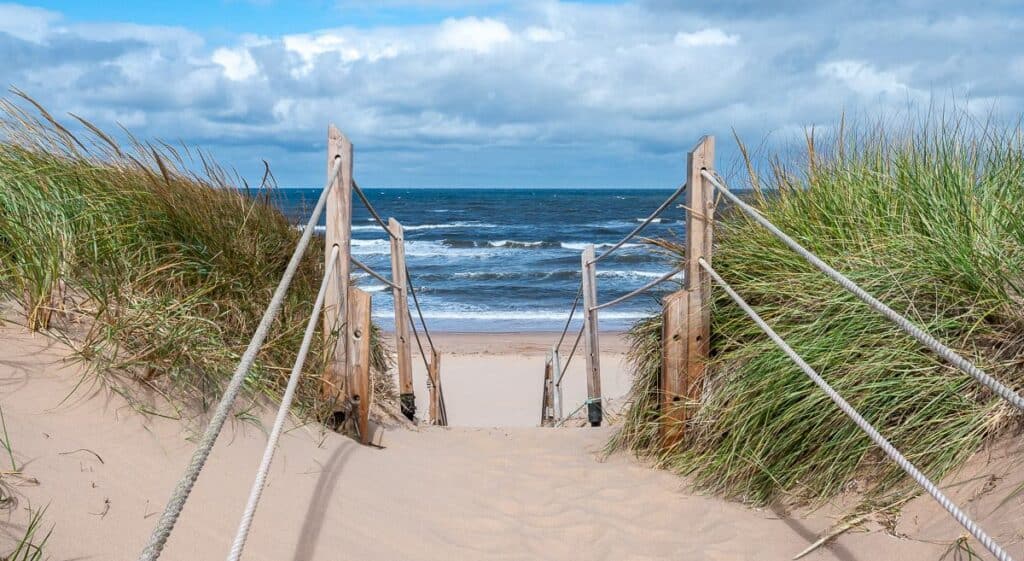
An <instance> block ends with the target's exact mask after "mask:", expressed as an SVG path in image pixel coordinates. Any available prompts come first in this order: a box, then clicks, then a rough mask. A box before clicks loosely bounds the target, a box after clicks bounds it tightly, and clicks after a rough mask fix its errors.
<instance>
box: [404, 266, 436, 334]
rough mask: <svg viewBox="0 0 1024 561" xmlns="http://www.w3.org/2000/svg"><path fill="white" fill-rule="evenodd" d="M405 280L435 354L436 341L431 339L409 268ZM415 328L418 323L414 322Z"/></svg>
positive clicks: (406, 269)
mask: <svg viewBox="0 0 1024 561" xmlns="http://www.w3.org/2000/svg"><path fill="white" fill-rule="evenodd" d="M405 278H406V281H407V282H408V283H409V292H410V293H411V294H412V301H413V303H414V304H415V305H416V315H418V316H419V317H420V325H422V326H423V334H424V335H426V336H427V343H429V344H430V352H431V353H435V352H437V349H436V348H435V347H434V340H433V338H431V337H430V330H429V329H427V320H426V319H425V318H424V317H423V308H421V307H420V299H419V297H418V296H416V285H414V284H413V282H412V273H410V272H409V268H408V267H406V268H405ZM412 324H413V326H414V327H415V325H416V322H415V321H414V322H412Z"/></svg>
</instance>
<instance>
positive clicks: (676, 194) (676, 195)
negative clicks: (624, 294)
mask: <svg viewBox="0 0 1024 561" xmlns="http://www.w3.org/2000/svg"><path fill="white" fill-rule="evenodd" d="M685 191H686V183H683V184H682V185H680V186H679V187H678V188H676V190H675V191H674V192H673V193H672V195H671V196H670V197H669V198H667V199H665V202H663V203H661V205H659V206H658V208H657V209H655V211H654V212H652V213H651V215H650V216H648V217H647V218H646V219H645V220H644V221H643V222H641V223H640V225H639V226H637V227H636V228H633V231H632V232H630V233H628V234H626V237H624V238H622V239H621V240H619V242H618V243H616V244H615V245H613V246H612V247H610V248H608V249H607V250H606V251H604V252H603V253H601V255H598V256H597V257H595V258H594V259H593V260H591V261H590V264H594V263H597V262H599V261H601V260H602V259H604V258H605V257H608V256H609V255H611V254H612V253H613V252H615V250H617V249H619V248H620V247H622V246H623V245H625V244H626V242H628V241H629V240H631V239H633V238H634V237H636V235H637V234H639V233H640V232H641V231H643V229H644V228H646V227H647V226H649V225H650V224H651V222H654V219H655V218H657V217H658V216H660V215H661V213H662V212H665V209H667V208H668V207H669V205H671V204H672V201H674V200H676V199H678V198H679V195H682V194H683V192H685Z"/></svg>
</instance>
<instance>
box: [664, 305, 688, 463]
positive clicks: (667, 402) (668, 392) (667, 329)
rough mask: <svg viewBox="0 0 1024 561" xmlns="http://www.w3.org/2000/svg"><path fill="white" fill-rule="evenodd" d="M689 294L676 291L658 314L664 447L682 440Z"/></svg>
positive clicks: (684, 414) (684, 417) (684, 411)
mask: <svg viewBox="0 0 1024 561" xmlns="http://www.w3.org/2000/svg"><path fill="white" fill-rule="evenodd" d="M689 296H690V294H689V292H688V291H686V290H679V291H677V292H674V293H672V294H669V295H668V296H666V297H665V298H664V300H662V312H661V321H662V323H661V349H662V350H661V410H662V412H663V413H664V416H663V417H662V426H661V436H662V440H663V441H664V442H665V445H666V446H671V445H672V444H675V443H676V442H678V441H679V439H680V438H681V437H682V433H683V426H684V423H685V422H686V409H685V408H684V407H681V406H680V405H681V404H679V401H681V400H682V399H683V397H684V396H686V395H687V391H686V377H685V373H686V362H685V357H686V341H687V339H686V336H687V329H686V328H687V325H688V324H687V319H688V313H687V312H688V310H689V303H690V300H689Z"/></svg>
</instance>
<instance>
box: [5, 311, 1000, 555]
mask: <svg viewBox="0 0 1024 561" xmlns="http://www.w3.org/2000/svg"><path fill="white" fill-rule="evenodd" d="M0 342H2V344H0V384H2V385H0V403H2V406H3V408H4V412H5V414H6V416H7V421H8V427H9V430H10V433H11V439H12V443H13V445H14V448H15V451H16V455H17V458H18V460H19V461H20V462H23V463H24V464H25V468H24V469H25V472H26V473H27V474H28V475H30V476H32V477H36V478H38V479H39V481H40V484H39V485H38V486H32V487H22V488H20V491H21V492H22V493H23V494H24V497H23V499H24V500H23V501H22V504H21V505H20V507H19V509H18V510H17V511H15V512H14V513H13V514H11V515H10V517H9V520H7V522H6V523H4V524H3V532H0V552H2V551H3V550H4V549H6V547H7V545H8V543H7V542H8V540H9V539H10V538H9V537H5V535H9V534H12V533H17V531H18V530H19V525H20V524H22V523H23V521H24V507H25V506H26V504H28V502H29V501H30V502H31V504H32V505H33V506H41V505H44V504H47V503H48V504H49V505H50V506H49V511H48V512H47V518H46V519H47V523H49V524H53V525H54V527H55V529H54V533H53V538H52V540H51V543H50V545H49V546H48V548H47V554H48V556H49V557H50V558H51V559H54V560H67V559H96V560H115V559H133V558H135V556H136V555H137V554H138V552H139V550H140V549H141V547H142V545H143V543H144V541H145V539H146V538H147V536H148V534H149V532H150V531H151V529H152V527H153V524H154V522H155V516H154V513H157V512H159V511H160V509H161V508H162V505H163V502H164V501H165V500H166V498H167V495H168V493H169V490H170V489H171V488H172V486H173V485H174V482H175V481H176V480H177V478H178V476H179V474H180V472H181V469H182V467H183V466H184V464H185V463H186V462H187V458H188V456H189V455H190V454H191V451H192V445H191V444H190V443H189V442H188V441H187V440H186V437H187V436H188V435H187V434H185V433H182V432H181V428H180V427H181V425H180V423H177V422H174V421H169V420H165V419H160V418H144V417H142V416H140V415H138V414H136V413H134V412H132V411H131V410H129V409H127V408H126V407H125V406H124V403H123V401H121V400H120V398H118V397H117V396H110V395H108V394H107V393H106V392H103V391H98V392H92V393H90V394H81V395H80V397H77V398H75V399H73V400H71V401H70V402H68V403H65V404H63V405H60V406H57V404H58V402H59V401H60V400H61V398H63V396H64V395H66V394H67V392H68V391H69V389H70V388H71V387H72V386H73V384H74V382H75V381H76V370H75V368H74V367H66V366H63V365H62V364H61V362H60V360H61V358H62V357H63V356H64V355H65V351H64V350H63V349H62V348H61V347H60V346H58V345H54V344H52V343H50V342H49V340H47V339H45V338H43V337H41V336H36V337H32V336H30V335H27V334H25V333H23V332H21V331H20V330H18V329H17V328H12V327H0ZM478 358H480V357H478ZM492 359H493V360H495V361H500V360H502V359H501V357H500V356H498V357H492ZM455 379H457V377H455ZM453 383H454V382H449V385H451V384H453ZM606 437H607V432H606V429H602V430H590V429H569V428H567V429H537V428H512V429H494V428H455V429H447V430H446V429H425V430H420V431H405V430H398V431H390V432H386V433H385V434H384V435H383V444H384V445H385V446H386V449H383V450H378V449H373V448H366V447H360V446H358V445H356V444H355V443H353V442H352V441H351V440H349V439H346V438H343V437H340V436H338V435H335V434H326V435H324V434H321V433H320V432H319V431H318V430H317V429H316V428H314V427H304V428H299V429H296V430H293V431H291V432H290V433H288V435H287V436H286V438H285V439H284V440H283V442H282V447H281V450H280V452H279V454H278V456H277V460H276V462H275V465H274V468H273V470H272V474H271V477H270V486H269V488H268V490H267V492H266V494H265V495H264V500H263V503H262V505H261V510H260V512H259V514H258V515H257V517H256V521H255V525H254V527H253V532H252V537H251V539H250V542H249V547H248V548H247V550H246V556H245V558H246V559H249V560H254V561H255V560H266V561H288V560H294V561H300V560H301V561H312V560H325V561H326V560H332V561H333V560H338V559H352V560H360V561H376V560H379V561H401V560H416V561H419V560H424V561H429V560H439V561H456V560H473V561H476V560H527V559H552V560H555V559H558V560H565V559H587V560H609V561H611V560H654V559H694V560H701V559H707V560H719V559H721V560H725V559H729V560H736V559H789V558H791V557H792V556H793V555H794V554H795V553H796V552H798V551H800V550H802V549H803V548H804V547H805V546H806V544H808V543H809V542H811V541H813V540H814V539H815V537H816V533H817V532H818V531H820V530H821V529H822V528H824V527H826V526H827V525H828V523H829V522H830V520H829V519H828V518H827V517H825V516H823V515H818V516H816V517H814V518H810V519H806V520H800V521H794V520H782V519H779V518H778V517H777V516H775V515H773V514H772V513H771V512H762V511H755V510H751V509H747V508H745V507H743V506H740V505H737V504H735V503H729V502H725V501H720V500H717V499H714V498H708V497H701V496H694V495H692V494H690V493H688V492H686V491H685V490H684V487H683V484H682V481H681V480H680V479H678V478H676V477H674V476H672V475H669V474H666V473H664V472H659V471H655V470H651V469H647V468H645V467H643V466H641V465H639V464H637V463H636V462H635V461H633V460H631V459H630V458H627V457H623V456H616V457H613V458H612V459H610V460H608V461H605V462H601V461H598V460H597V459H596V458H595V453H594V452H595V450H597V449H599V448H600V446H601V444H602V443H603V442H604V440H605V438H606ZM264 442H265V437H264V435H263V433H262V432H261V431H260V430H259V429H258V428H256V427H255V426H253V425H252V424H249V423H235V424H234V426H229V427H228V428H227V429H226V431H225V434H223V435H222V437H221V439H220V441H219V442H218V445H217V448H216V449H215V450H214V453H213V456H212V458H211V461H210V463H209V464H208V465H207V468H206V470H205V471H204V473H203V475H202V477H201V478H200V480H199V483H198V485H197V487H196V490H195V492H194V493H193V495H192V499H191V501H190V502H189V505H188V507H187V508H186V510H185V512H184V514H183V517H182V519H181V521H180V522H179V525H178V528H177V529H176V531H175V533H174V535H173V537H172V539H171V541H170V542H169V545H168V548H167V549H166V551H165V555H164V557H163V559H167V560H189V561H195V560H198V559H202V560H205V559H222V558H223V557H224V556H225V555H226V552H227V550H228V546H229V542H230V540H231V537H232V535H233V533H234V529H235V525H236V523H237V519H238V515H239V513H240V511H241V508H242V505H243V503H244V500H245V496H246V494H247V492H248V487H249V484H250V481H251V477H252V475H253V472H254V470H255V467H256V465H257V463H258V459H259V455H260V453H261V450H262V447H263V445H264ZM79 449H88V450H91V451H93V452H95V453H96V454H99V456H100V457H102V459H103V461H102V462H100V461H99V459H98V458H97V457H96V456H94V455H93V454H92V453H90V452H86V451H77V452H76V450H79ZM69 452H70V453H69ZM927 506H928V505H927V503H925V504H924V510H922V511H920V512H917V513H915V516H916V517H917V518H918V521H919V522H920V524H917V523H915V528H916V527H917V525H920V526H923V527H928V528H930V529H931V531H932V532H935V533H937V534H938V538H941V539H944V541H946V542H947V543H948V541H949V539H950V536H952V537H955V536H956V535H958V534H957V533H956V532H955V528H954V529H953V533H952V534H950V533H949V532H950V529H949V527H948V526H942V525H943V524H944V522H936V520H939V519H941V517H936V513H935V512H934V509H931V510H929V509H928V508H927ZM104 512H105V514H104ZM2 516H6V515H2ZM1017 520H1020V518H1017ZM936 524H938V526H936ZM1013 525H1014V524H1013V523H1012V520H1011V523H1010V526H1013ZM908 531H910V532H913V531H915V529H914V528H910V529H908ZM929 537H930V538H934V537H935V536H929ZM943 550H944V547H943V546H939V545H931V544H927V543H922V542H919V541H911V540H901V539H896V538H893V537H890V536H888V535H885V534H880V533H872V534H855V535H848V536H844V537H842V538H840V539H839V541H838V542H837V544H835V545H833V546H830V547H829V548H825V549H821V550H819V551H818V552H816V553H814V554H812V555H811V556H809V557H808V558H809V559H844V560H860V559H864V560H869V559H896V558H901V559H932V560H934V559H937V558H938V557H939V555H940V554H941V552H942V551H943ZM1018 554H1019V548H1018Z"/></svg>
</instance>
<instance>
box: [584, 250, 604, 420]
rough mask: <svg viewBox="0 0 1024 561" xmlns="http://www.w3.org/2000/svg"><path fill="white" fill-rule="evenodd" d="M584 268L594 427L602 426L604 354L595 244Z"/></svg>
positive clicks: (589, 416) (586, 254)
mask: <svg viewBox="0 0 1024 561" xmlns="http://www.w3.org/2000/svg"><path fill="white" fill-rule="evenodd" d="M581 262H582V264H583V270H582V274H583V342H584V356H585V358H586V360H587V399H588V401H589V403H588V404H587V420H589V421H590V426H592V427H599V426H601V418H602V416H603V414H602V412H601V405H602V404H601V351H600V348H601V347H600V343H599V341H598V337H597V332H598V327H597V310H595V309H594V306H596V305H597V278H596V271H595V268H596V267H595V263H594V244H589V245H587V247H586V248H584V249H583V254H582V256H581Z"/></svg>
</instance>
